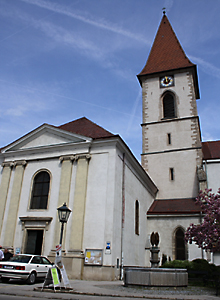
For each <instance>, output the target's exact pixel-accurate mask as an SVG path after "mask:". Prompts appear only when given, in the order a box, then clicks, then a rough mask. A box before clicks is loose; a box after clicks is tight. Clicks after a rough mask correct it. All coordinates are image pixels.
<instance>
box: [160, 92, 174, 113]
mask: <svg viewBox="0 0 220 300" xmlns="http://www.w3.org/2000/svg"><path fill="white" fill-rule="evenodd" d="M163 117H164V118H165V119H169V118H175V117H176V113H175V100H174V96H173V95H172V94H171V93H167V94H166V95H165V96H164V97H163Z"/></svg>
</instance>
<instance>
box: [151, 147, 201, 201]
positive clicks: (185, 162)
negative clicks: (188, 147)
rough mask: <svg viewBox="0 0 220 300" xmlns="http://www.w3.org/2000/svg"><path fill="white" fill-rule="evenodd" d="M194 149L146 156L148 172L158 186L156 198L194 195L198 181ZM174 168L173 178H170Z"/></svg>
mask: <svg viewBox="0 0 220 300" xmlns="http://www.w3.org/2000/svg"><path fill="white" fill-rule="evenodd" d="M196 155H197V153H196V152H195V151H193V150H192V151H181V152H169V153H161V154H154V155H151V156H149V157H148V165H149V172H150V175H151V177H152V179H153V180H154V182H155V183H156V185H157V186H158V187H159V192H158V194H157V198H158V199H173V198H187V197H190V198H192V197H196V196H197V195H198V182H197V175H196ZM170 168H174V180H171V179H170Z"/></svg>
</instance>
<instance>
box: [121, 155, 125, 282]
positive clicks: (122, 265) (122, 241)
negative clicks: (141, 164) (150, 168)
mask: <svg viewBox="0 0 220 300" xmlns="http://www.w3.org/2000/svg"><path fill="white" fill-rule="evenodd" d="M124 222H125V153H123V159H122V214H121V280H123V278H124Z"/></svg>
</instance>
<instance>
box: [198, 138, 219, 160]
mask: <svg viewBox="0 0 220 300" xmlns="http://www.w3.org/2000/svg"><path fill="white" fill-rule="evenodd" d="M202 152H203V159H218V158H219V159H220V141H212V142H202Z"/></svg>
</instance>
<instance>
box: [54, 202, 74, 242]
mask: <svg viewBox="0 0 220 300" xmlns="http://www.w3.org/2000/svg"><path fill="white" fill-rule="evenodd" d="M57 210H58V218H59V221H60V222H61V224H62V225H61V232H60V245H62V239H63V227H64V223H67V221H68V218H69V216H70V213H71V212H72V211H71V209H69V207H67V206H66V202H65V203H64V204H63V206H60V207H58V208H57Z"/></svg>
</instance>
